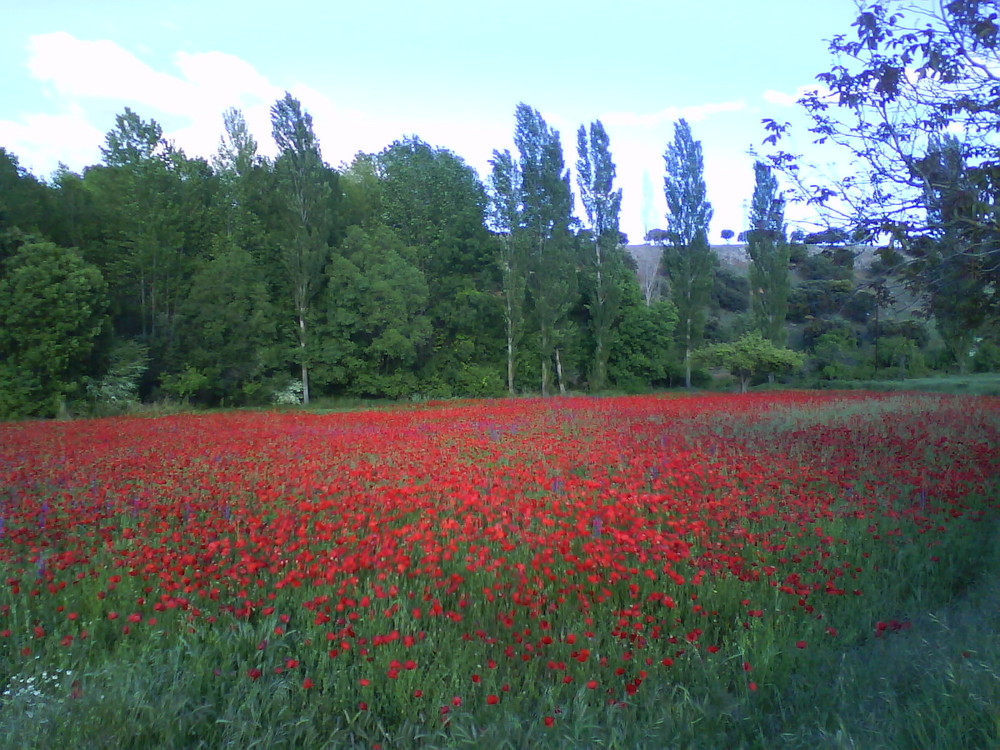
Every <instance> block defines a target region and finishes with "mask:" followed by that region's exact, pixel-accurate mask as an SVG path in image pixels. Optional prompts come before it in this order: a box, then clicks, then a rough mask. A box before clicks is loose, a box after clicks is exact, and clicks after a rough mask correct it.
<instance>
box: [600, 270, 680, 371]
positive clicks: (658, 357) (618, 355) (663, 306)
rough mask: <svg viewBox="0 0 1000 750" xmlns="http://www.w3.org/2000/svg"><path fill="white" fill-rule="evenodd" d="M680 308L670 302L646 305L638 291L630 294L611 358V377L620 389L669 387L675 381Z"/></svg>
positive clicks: (627, 296) (609, 367)
mask: <svg viewBox="0 0 1000 750" xmlns="http://www.w3.org/2000/svg"><path fill="white" fill-rule="evenodd" d="M676 328H677V308H676V307H675V306H674V304H673V302H671V301H669V300H659V301H657V302H654V303H653V304H651V305H646V304H645V303H644V302H643V301H642V298H641V295H640V294H639V292H638V289H635V290H634V291H632V293H630V294H626V295H625V296H624V298H623V304H622V320H621V324H620V325H619V327H618V335H617V336H616V337H615V339H614V341H613V343H612V345H611V352H610V355H609V357H608V376H609V379H610V381H611V382H612V383H613V384H614V385H615V386H616V387H618V388H622V389H626V390H640V389H642V388H644V387H648V386H650V385H653V386H660V387H663V386H666V385H668V384H669V381H670V379H671V370H672V367H673V366H674V363H675V362H676V360H675V357H674V354H673V352H674V344H673V342H674V331H675V330H676Z"/></svg>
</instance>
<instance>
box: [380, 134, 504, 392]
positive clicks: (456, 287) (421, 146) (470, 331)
mask: <svg viewBox="0 0 1000 750" xmlns="http://www.w3.org/2000/svg"><path fill="white" fill-rule="evenodd" d="M376 165H377V169H378V180H379V183H378V189H379V199H378V205H379V211H378V214H377V218H378V220H379V221H381V222H382V223H384V224H385V225H386V226H388V227H389V228H391V229H392V230H393V231H394V232H395V233H396V235H397V236H399V237H401V238H406V243H407V245H409V246H410V247H411V248H412V249H413V262H414V264H415V265H416V266H417V268H418V269H419V270H420V272H421V273H422V274H423V276H424V280H425V281H426V283H427V309H426V312H425V314H426V316H427V319H428V320H429V321H430V325H431V329H432V335H431V337H429V338H428V339H427V340H426V342H424V343H423V344H422V345H421V347H420V351H419V357H418V359H419V364H418V365H417V367H418V370H419V373H418V374H419V376H420V378H421V379H423V380H435V381H440V382H442V383H445V384H448V387H452V386H455V387H459V388H461V386H458V380H464V376H463V375H461V373H462V372H463V371H466V370H467V369H469V368H471V369H472V370H477V369H478V368H479V366H484V365H487V364H489V365H492V366H493V367H496V366H497V352H498V351H499V348H500V346H501V344H500V340H499V339H500V337H499V326H498V322H499V321H498V318H499V316H500V313H501V310H500V307H499V305H498V304H497V299H496V297H495V296H494V295H493V294H492V293H491V292H492V291H493V290H494V289H496V288H497V286H498V283H499V279H498V278H497V268H496V266H495V263H494V257H493V256H494V250H495V244H494V242H493V240H492V239H491V238H490V236H489V233H488V232H487V230H486V227H485V225H484V213H485V210H486V194H485V191H484V189H483V186H482V185H481V184H480V182H479V180H478V178H477V177H476V173H475V171H474V170H473V169H472V168H471V167H469V166H468V165H467V164H466V163H465V162H464V161H462V159H460V158H459V157H458V156H456V155H455V154H453V153H452V152H450V151H447V150H445V149H437V148H432V147H431V146H429V145H427V144H426V143H424V142H423V141H421V140H419V139H417V138H412V137H411V138H405V139H403V140H402V141H396V142H395V143H393V144H391V145H390V146H389V147H388V148H386V149H385V150H384V151H382V153H380V154H379V155H378V156H377V157H376ZM459 392H460V393H466V391H464V390H461V389H460V390H459Z"/></svg>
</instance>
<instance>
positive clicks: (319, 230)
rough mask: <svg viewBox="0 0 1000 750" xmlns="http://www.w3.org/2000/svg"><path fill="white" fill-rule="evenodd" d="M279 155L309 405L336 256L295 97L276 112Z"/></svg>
mask: <svg viewBox="0 0 1000 750" xmlns="http://www.w3.org/2000/svg"><path fill="white" fill-rule="evenodd" d="M271 127H272V133H273V135H274V141H275V143H277V144H278V150H279V155H278V159H277V161H276V162H275V165H274V169H275V173H276V174H277V177H278V184H279V186H280V190H281V194H282V198H283V199H284V203H285V208H286V219H287V223H286V227H285V232H284V240H283V242H282V266H283V267H284V270H285V273H286V274H287V278H288V281H289V284H290V285H291V291H292V302H293V306H294V311H295V319H296V327H297V332H298V343H299V364H300V366H301V371H302V400H303V402H304V403H307V404H308V403H309V358H310V353H309V346H308V344H309V326H308V320H309V314H310V311H311V309H312V301H313V298H314V297H315V296H316V292H317V291H318V290H319V285H320V282H321V280H322V278H323V268H324V266H325V265H326V261H327V257H328V256H329V253H330V246H329V237H330V231H331V226H332V216H331V188H330V179H329V175H328V174H327V173H328V171H329V170H328V168H327V166H326V165H325V164H324V163H323V158H322V156H321V155H320V150H319V141H318V140H317V139H316V136H315V134H314V133H313V128H312V117H311V116H310V115H309V113H308V112H305V111H304V110H303V109H302V106H301V104H300V103H299V101H298V100H297V99H295V98H293V97H292V95H291V94H289V93H287V92H286V93H285V96H284V97H283V98H281V99H279V100H278V101H277V102H275V103H274V105H273V106H272V107H271Z"/></svg>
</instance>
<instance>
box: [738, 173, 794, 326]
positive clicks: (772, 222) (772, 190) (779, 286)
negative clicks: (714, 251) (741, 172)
mask: <svg viewBox="0 0 1000 750" xmlns="http://www.w3.org/2000/svg"><path fill="white" fill-rule="evenodd" d="M754 175H755V178H756V184H755V186H754V191H753V200H752V202H751V207H750V230H749V232H748V233H747V240H748V241H747V252H748V254H749V255H750V306H751V308H752V310H753V317H754V322H755V324H756V326H757V328H758V329H759V330H760V331H761V333H763V334H764V336H765V337H767V338H768V339H770V340H771V341H773V342H774V343H775V344H778V345H782V344H784V342H785V341H786V340H787V338H788V334H787V332H786V331H785V317H786V316H787V314H788V295H789V289H790V286H791V276H790V275H789V271H788V263H789V250H788V242H787V241H786V239H785V202H784V200H783V199H782V198H781V195H780V193H779V192H778V180H777V178H776V177H775V176H774V175H773V174H771V170H770V168H769V167H767V166H766V165H765V164H763V163H762V162H759V161H758V162H756V163H755V164H754Z"/></svg>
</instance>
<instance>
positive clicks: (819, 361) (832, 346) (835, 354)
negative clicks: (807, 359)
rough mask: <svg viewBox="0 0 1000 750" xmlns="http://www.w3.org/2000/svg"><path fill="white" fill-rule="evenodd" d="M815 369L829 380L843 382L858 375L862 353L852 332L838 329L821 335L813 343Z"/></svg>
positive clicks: (842, 328)
mask: <svg viewBox="0 0 1000 750" xmlns="http://www.w3.org/2000/svg"><path fill="white" fill-rule="evenodd" d="M811 346H812V351H813V363H812V366H813V368H814V369H815V370H816V371H817V372H818V373H819V374H820V376H821V377H822V378H824V379H827V380H843V379H845V378H851V377H854V376H855V375H857V374H858V363H859V360H860V352H859V350H858V342H857V339H856V338H855V337H854V335H853V334H852V332H851V331H850V330H849V329H847V328H844V327H837V328H834V329H832V330H827V331H826V332H825V333H820V334H819V335H818V336H817V337H816V338H815V340H814V341H812V343H811Z"/></svg>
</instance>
